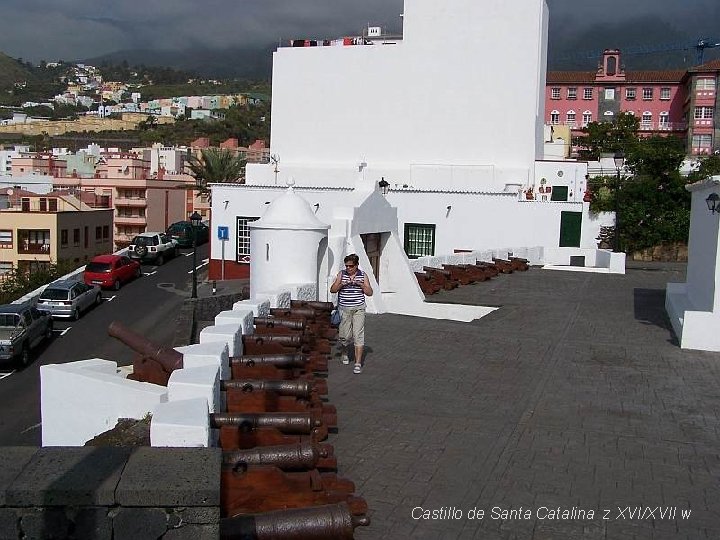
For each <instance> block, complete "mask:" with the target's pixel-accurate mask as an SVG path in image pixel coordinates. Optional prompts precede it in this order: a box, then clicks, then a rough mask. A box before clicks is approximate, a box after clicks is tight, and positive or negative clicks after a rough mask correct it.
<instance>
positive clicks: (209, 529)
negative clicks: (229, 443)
mask: <svg viewBox="0 0 720 540" xmlns="http://www.w3.org/2000/svg"><path fill="white" fill-rule="evenodd" d="M2 453H3V464H2V467H0V540H6V539H7V540H10V539H12V540H17V539H18V538H26V539H28V540H30V539H50V538H63V539H66V538H67V539H83V540H95V539H102V540H145V539H148V540H150V539H153V540H155V539H158V538H161V539H163V540H183V539H188V540H190V539H193V540H205V539H208V540H209V539H211V538H212V539H217V538H218V537H219V522H220V464H221V450H220V449H219V448H150V447H142V448H112V447H80V448H52V447H49V448H34V447H6V448H3V449H2Z"/></svg>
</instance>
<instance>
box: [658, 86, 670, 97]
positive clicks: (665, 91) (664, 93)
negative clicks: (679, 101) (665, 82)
mask: <svg viewBox="0 0 720 540" xmlns="http://www.w3.org/2000/svg"><path fill="white" fill-rule="evenodd" d="M660 99H664V100H668V99H670V89H669V88H661V89H660Z"/></svg>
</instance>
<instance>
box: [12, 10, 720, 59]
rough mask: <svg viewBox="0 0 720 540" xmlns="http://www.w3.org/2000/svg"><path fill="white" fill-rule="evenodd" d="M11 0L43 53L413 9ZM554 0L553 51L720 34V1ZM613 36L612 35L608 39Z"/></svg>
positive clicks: (381, 18)
mask: <svg viewBox="0 0 720 540" xmlns="http://www.w3.org/2000/svg"><path fill="white" fill-rule="evenodd" d="M478 1H482V0H478ZM510 1H518V0H510ZM2 3H3V10H2V13H3V23H4V24H3V31H2V32H0V51H3V52H5V53H7V54H9V55H11V56H14V57H18V56H21V57H23V58H26V59H30V60H34V61H37V60H40V59H46V60H53V59H60V58H62V59H65V60H70V59H76V58H88V57H94V56H99V55H102V54H106V53H110V52H113V51H117V50H124V49H138V48H149V49H158V50H160V49H162V50H185V49H188V48H192V47H199V48H230V47H242V46H251V45H265V44H269V43H277V42H278V41H279V40H285V39H289V38H292V37H317V38H326V37H338V36H341V35H346V34H356V33H359V32H360V30H361V29H362V28H363V27H364V26H365V25H367V24H368V23H370V24H372V25H380V26H384V27H386V28H388V29H389V30H395V31H396V30H399V29H400V27H401V19H400V13H401V12H402V10H403V1H402V0H363V1H361V2H358V1H357V0H242V1H239V0H205V1H203V2H198V1H197V0H122V1H117V0H114V1H108V0H62V1H58V0H3V2H2ZM548 4H549V7H550V10H551V19H550V20H551V26H550V28H551V36H550V50H551V54H554V53H557V54H560V53H562V51H563V50H565V49H569V50H586V49H587V50H589V49H594V48H598V47H600V48H603V47H605V46H607V47H610V46H620V47H622V46H627V45H630V44H637V43H643V44H652V43H656V44H658V45H659V44H662V43H667V42H669V41H672V40H685V39H689V40H690V39H696V38H699V37H714V38H718V39H720V35H718V34H720V2H718V0H684V1H680V0H632V1H628V0H603V1H602V2H595V1H589V0H548ZM599 30H602V31H601V32H600V31H599ZM511 32H512V30H509V33H510V34H511ZM605 39H606V40H607V43H604V44H600V43H599V42H600V41H602V40H605ZM610 41H612V43H611V42H610Z"/></svg>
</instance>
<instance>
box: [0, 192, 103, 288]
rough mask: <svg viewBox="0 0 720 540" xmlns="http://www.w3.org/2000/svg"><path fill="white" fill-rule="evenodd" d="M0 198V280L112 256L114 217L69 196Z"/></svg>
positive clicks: (9, 195)
mask: <svg viewBox="0 0 720 540" xmlns="http://www.w3.org/2000/svg"><path fill="white" fill-rule="evenodd" d="M0 197H1V198H2V199H3V200H4V201H5V203H6V207H5V208H3V209H2V210H0V274H4V273H6V272H9V271H11V270H12V269H13V268H18V269H21V270H26V271H29V272H32V271H33V270H38V269H41V268H44V267H47V266H48V265H50V264H51V263H57V262H59V261H72V262H74V263H80V264H82V263H84V262H87V261H88V260H89V259H91V258H92V257H94V256H95V255H100V254H103V253H110V252H112V251H113V242H112V226H113V212H112V210H110V209H94V208H91V207H89V206H88V205H86V204H84V203H83V202H82V201H80V199H78V198H77V197H74V196H72V195H70V194H68V193H61V192H51V193H47V194H44V195H39V194H37V193H32V192H29V191H24V190H17V189H13V188H5V189H3V190H0Z"/></svg>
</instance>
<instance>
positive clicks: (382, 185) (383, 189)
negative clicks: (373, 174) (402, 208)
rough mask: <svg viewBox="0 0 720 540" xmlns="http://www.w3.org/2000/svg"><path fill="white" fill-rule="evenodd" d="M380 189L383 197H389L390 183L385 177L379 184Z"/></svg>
mask: <svg viewBox="0 0 720 540" xmlns="http://www.w3.org/2000/svg"><path fill="white" fill-rule="evenodd" d="M378 187H379V188H380V191H381V192H382V194H383V195H387V193H388V191H389V190H390V182H388V181H387V180H385V177H384V176H383V177H382V178H380V181H379V182H378Z"/></svg>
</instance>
